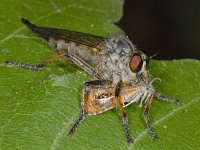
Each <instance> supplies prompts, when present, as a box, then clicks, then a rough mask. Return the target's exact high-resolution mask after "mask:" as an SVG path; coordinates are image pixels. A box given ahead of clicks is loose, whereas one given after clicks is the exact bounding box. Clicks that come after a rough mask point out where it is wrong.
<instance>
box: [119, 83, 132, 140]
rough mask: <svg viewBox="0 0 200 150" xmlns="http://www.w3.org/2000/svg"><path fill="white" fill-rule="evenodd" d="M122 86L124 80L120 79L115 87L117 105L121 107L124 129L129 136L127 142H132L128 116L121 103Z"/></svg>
mask: <svg viewBox="0 0 200 150" xmlns="http://www.w3.org/2000/svg"><path fill="white" fill-rule="evenodd" d="M121 87H122V82H121V81H120V82H119V83H118V84H117V86H116V89H115V103H116V105H117V107H118V108H119V110H120V112H121V114H122V121H123V127H124V130H125V134H126V138H127V142H128V143H132V142H133V140H132V138H131V136H130V134H129V127H128V117H127V115H126V112H125V111H124V109H123V107H122V105H121V103H120V99H119V98H120V96H119V94H120V91H121Z"/></svg>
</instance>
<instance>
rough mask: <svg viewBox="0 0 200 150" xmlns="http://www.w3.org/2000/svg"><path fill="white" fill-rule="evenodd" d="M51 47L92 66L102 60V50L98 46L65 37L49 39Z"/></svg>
mask: <svg viewBox="0 0 200 150" xmlns="http://www.w3.org/2000/svg"><path fill="white" fill-rule="evenodd" d="M49 44H50V46H51V47H53V48H55V49H56V52H58V53H63V52H65V53H67V54H70V55H73V56H76V57H78V58H79V59H81V60H82V61H84V62H85V63H86V64H88V65H90V66H91V67H94V68H95V67H96V66H97V65H98V64H99V62H100V61H101V55H100V50H99V49H97V48H95V47H94V48H93V47H89V46H87V45H83V44H79V43H75V42H72V41H67V40H63V39H54V38H50V39H49Z"/></svg>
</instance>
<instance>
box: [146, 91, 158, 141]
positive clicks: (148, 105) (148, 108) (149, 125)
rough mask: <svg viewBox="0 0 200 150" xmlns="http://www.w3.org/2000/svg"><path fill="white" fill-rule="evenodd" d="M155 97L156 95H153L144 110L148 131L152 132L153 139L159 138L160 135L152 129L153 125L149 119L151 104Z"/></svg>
mask: <svg viewBox="0 0 200 150" xmlns="http://www.w3.org/2000/svg"><path fill="white" fill-rule="evenodd" d="M153 98H154V95H152V96H151V97H150V99H149V101H148V103H147V105H146V107H145V110H144V121H145V122H146V124H147V128H148V131H149V132H150V133H151V135H152V139H153V140H155V139H156V138H158V136H157V135H156V133H155V132H154V131H153V129H152V126H151V123H150V121H149V116H148V114H149V110H150V108H151V105H152V102H153Z"/></svg>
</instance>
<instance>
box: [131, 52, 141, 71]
mask: <svg viewBox="0 0 200 150" xmlns="http://www.w3.org/2000/svg"><path fill="white" fill-rule="evenodd" d="M142 64H143V61H142V57H141V55H140V54H138V53H136V54H134V55H133V56H132V58H131V61H130V68H131V71H132V72H138V71H139V70H140V69H141V67H142Z"/></svg>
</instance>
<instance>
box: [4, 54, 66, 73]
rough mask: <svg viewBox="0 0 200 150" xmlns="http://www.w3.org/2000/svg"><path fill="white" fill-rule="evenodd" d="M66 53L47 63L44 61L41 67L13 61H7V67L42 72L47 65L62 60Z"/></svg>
mask: <svg viewBox="0 0 200 150" xmlns="http://www.w3.org/2000/svg"><path fill="white" fill-rule="evenodd" d="M65 55H66V53H61V54H59V55H56V56H55V57H53V58H51V59H48V60H47V61H44V62H42V63H40V64H39V65H32V64H25V63H19V62H13V61H7V62H6V64H7V65H14V66H17V67H21V68H25V69H30V70H40V69H42V68H44V67H45V66H46V65H47V64H50V63H52V62H54V61H55V60H58V59H60V58H61V57H63V56H65Z"/></svg>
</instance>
